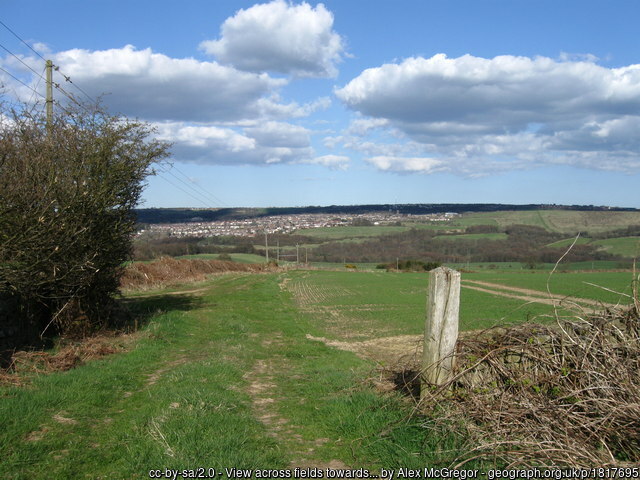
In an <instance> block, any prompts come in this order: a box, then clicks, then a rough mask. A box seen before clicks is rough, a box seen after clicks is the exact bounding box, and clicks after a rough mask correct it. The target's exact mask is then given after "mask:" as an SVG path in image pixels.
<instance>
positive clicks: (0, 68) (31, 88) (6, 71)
mask: <svg viewBox="0 0 640 480" xmlns="http://www.w3.org/2000/svg"><path fill="white" fill-rule="evenodd" d="M0 70H2V71H3V72H4V73H6V74H7V75H9V76H10V77H11V78H13V79H14V80H15V81H16V82H19V83H21V84H22V85H23V86H25V87H27V88H28V89H29V90H31V91H32V92H34V93H36V94H38V95H40V96H41V97H42V98H45V99H46V97H45V96H44V95H42V94H41V93H40V92H38V91H37V90H35V89H34V88H33V87H30V86H29V85H27V84H26V83H24V82H23V81H22V80H20V79H19V78H18V77H16V76H15V75H13V74H12V73H11V72H10V71H8V70H5V69H4V68H3V67H0Z"/></svg>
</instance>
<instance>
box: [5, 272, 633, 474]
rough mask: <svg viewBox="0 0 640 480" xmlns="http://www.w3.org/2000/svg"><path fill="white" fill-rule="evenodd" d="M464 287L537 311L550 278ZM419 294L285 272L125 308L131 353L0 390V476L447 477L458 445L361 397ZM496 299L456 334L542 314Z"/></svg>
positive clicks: (606, 297)
mask: <svg viewBox="0 0 640 480" xmlns="http://www.w3.org/2000/svg"><path fill="white" fill-rule="evenodd" d="M462 278H463V282H464V281H467V280H470V281H483V282H493V283H498V284H503V285H508V286H516V287H523V288H528V289H535V290H539V291H541V292H543V293H542V294H541V295H542V296H544V292H546V282H547V279H548V273H544V272H536V273H509V272H505V271H491V272H482V273H474V274H463V277H462ZM630 281H631V278H630V274H627V273H610V274H608V273H592V274H585V273H580V274H578V273H575V274H572V273H567V274H556V275H554V276H553V277H552V278H551V280H550V285H551V287H552V288H551V289H552V291H554V292H555V293H561V294H571V295H579V296H582V297H584V298H587V299H602V300H603V301H614V300H615V299H616V298H617V297H616V296H615V295H613V296H612V294H610V293H609V292H606V291H602V290H600V289H593V287H588V286H585V282H590V283H597V284H600V285H603V286H605V287H607V288H613V289H619V290H621V291H627V292H628V291H629V284H630ZM427 282H428V275H427V274H417V273H388V272H382V271H378V272H353V271H315V270H313V271H311V270H309V271H306V270H292V271H286V272H285V271H282V272H280V273H269V274H253V275H252V274H226V275H223V276H218V277H216V278H215V279H212V280H209V281H207V282H204V283H199V284H194V285H187V286H184V287H172V288H170V289H166V290H162V291H155V292H148V291H146V292H143V293H138V294H135V295H130V296H129V300H128V302H129V304H130V307H131V308H132V309H133V310H134V311H135V312H137V314H138V315H139V318H140V319H141V325H142V328H141V330H140V331H139V332H137V333H135V334H132V335H130V336H129V337H128V340H127V343H128V344H129V345H130V347H129V349H128V351H126V352H124V353H119V354H115V355H111V356H109V357H106V358H104V359H103V360H99V361H93V362H90V363H88V364H86V365H84V366H81V367H79V368H75V369H73V370H70V371H67V372H59V373H51V374H47V375H43V374H40V375H38V374H32V375H31V376H30V377H29V376H27V381H28V384H27V385H26V386H22V387H7V386H5V387H0V452H1V453H2V461H1V462H0V474H1V475H2V476H3V478H15V479H23V478H24V479H31V478H53V479H56V478H148V472H149V470H151V469H166V468H172V469H189V468H196V467H198V466H206V467H207V468H209V467H210V468H213V469H215V471H216V473H217V474H218V476H220V477H223V476H225V475H226V474H225V472H224V469H225V468H230V467H239V468H258V467H260V468H293V467H295V466H302V467H309V466H315V467H320V468H328V467H332V468H359V467H364V468H368V469H370V471H371V473H372V474H378V472H379V469H380V468H381V467H384V468H399V467H405V468H422V467H424V466H425V465H434V466H435V465H443V466H444V465H445V464H447V463H446V462H447V461H448V460H451V458H452V457H451V455H454V456H455V452H456V451H457V450H459V449H462V448H466V447H464V446H463V445H464V444H463V443H462V440H461V439H455V438H452V437H450V436H448V434H447V433H446V432H439V433H434V432H432V431H429V430H427V429H425V428H423V419H421V418H419V417H417V416H413V415H412V411H413V403H412V402H410V401H408V400H407V399H403V398H402V397H401V396H400V395H399V394H397V393H388V392H387V393H381V392H380V391H379V390H378V389H377V388H376V385H377V384H376V382H375V381H373V379H376V378H379V376H380V373H379V371H378V370H376V366H377V365H380V364H382V365H389V364H391V363H393V357H392V356H389V355H391V354H393V355H396V357H395V358H396V360H397V358H398V356H403V355H407V354H410V353H411V349H410V348H409V347H407V345H410V344H407V343H402V341H401V340H400V339H401V338H404V337H401V336H413V337H411V338H419V336H420V335H422V334H423V330H424V317H425V308H426V307H425V305H426V295H427ZM494 290H495V291H492V292H483V291H479V290H473V289H470V288H468V287H464V288H463V290H462V293H461V329H462V330H470V329H478V328H486V327H490V326H495V325H502V324H504V323H519V322H523V321H526V320H528V319H532V318H535V317H536V316H539V315H551V314H552V313H553V307H551V306H550V305H547V304H544V303H537V302H525V301H523V300H520V299H516V298H509V297H506V296H503V295H500V294H499V292H497V289H494ZM561 312H562V311H561ZM562 313H564V312H562ZM543 319H544V317H543ZM383 345H386V347H385V348H386V350H384V349H383ZM413 345H414V346H415V340H414V343H413ZM391 347H395V349H394V348H391ZM383 350H384V351H385V352H387V353H388V354H389V355H387V356H386V357H381V356H380V353H381V352H382V351H383ZM414 350H415V348H414ZM389 352H391V353H389ZM447 459H448V460H447ZM478 466H479V465H473V464H469V465H467V468H475V467H478ZM227 476H228V475H227Z"/></svg>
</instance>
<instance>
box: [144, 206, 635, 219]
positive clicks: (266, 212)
mask: <svg viewBox="0 0 640 480" xmlns="http://www.w3.org/2000/svg"><path fill="white" fill-rule="evenodd" d="M531 210H575V211H619V212H639V211H640V210H639V209H635V208H622V207H603V206H594V205H548V204H547V205H543V204H528V205H509V204H500V203H419V204H404V205H395V204H381V205H331V206H326V207H317V206H310V207H270V208H219V209H197V208H140V209H137V210H136V214H137V216H138V222H139V223H148V224H153V223H183V222H202V221H204V222H213V221H217V220H231V219H238V218H257V217H265V216H272V215H294V214H310V213H324V214H335V215H339V214H351V215H356V214H362V213H375V212H388V211H393V212H396V211H397V212H399V213H404V214H414V215H424V214H428V213H444V212H453V213H465V212H501V211H531Z"/></svg>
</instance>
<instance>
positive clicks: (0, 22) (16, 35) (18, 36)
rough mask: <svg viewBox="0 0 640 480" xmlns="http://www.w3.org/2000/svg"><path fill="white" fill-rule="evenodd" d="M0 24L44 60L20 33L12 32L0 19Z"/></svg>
mask: <svg viewBox="0 0 640 480" xmlns="http://www.w3.org/2000/svg"><path fill="white" fill-rule="evenodd" d="M0 25H2V26H3V27H4V28H6V29H7V30H9V31H10V32H11V33H12V34H13V36H14V37H16V38H17V39H18V40H20V41H21V42H22V43H24V44H25V45H26V46H27V47H28V48H29V50H31V51H32V52H33V53H35V54H36V55H37V56H39V57H40V58H41V59H42V60H44V61H45V62H46V59H45V58H44V57H43V56H42V55H40V53H38V52H37V51H36V50H35V49H34V48H33V47H32V46H31V45H29V44H28V43H27V42H25V41H24V40H23V39H22V38H21V37H20V35H18V34H17V33H16V32H14V31H13V30H11V29H10V28H9V27H8V26H7V25H6V24H5V23H4V22H3V21H2V20H0Z"/></svg>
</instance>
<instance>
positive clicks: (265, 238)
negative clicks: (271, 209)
mask: <svg viewBox="0 0 640 480" xmlns="http://www.w3.org/2000/svg"><path fill="white" fill-rule="evenodd" d="M264 249H265V251H266V252H267V263H269V240H268V239H267V231H266V230H265V231H264Z"/></svg>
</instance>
